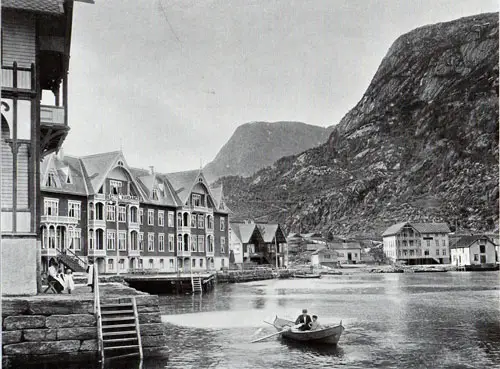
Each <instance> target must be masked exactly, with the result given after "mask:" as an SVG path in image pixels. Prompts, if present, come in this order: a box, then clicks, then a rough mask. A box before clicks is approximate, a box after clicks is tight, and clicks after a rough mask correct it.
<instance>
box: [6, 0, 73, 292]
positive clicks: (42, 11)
mask: <svg viewBox="0 0 500 369" xmlns="http://www.w3.org/2000/svg"><path fill="white" fill-rule="evenodd" d="M72 21H73V1H57V0H39V1H32V2H29V1H22V0H4V1H2V51H1V52H2V78H1V80H2V104H1V112H2V125H1V139H2V140H1V155H2V158H1V179H2V180H1V188H2V194H1V198H2V214H1V233H2V234H1V236H2V265H1V268H2V277H3V278H2V290H3V294H10V295H16V294H22V295H25V294H35V293H36V292H37V274H38V273H37V269H38V266H39V264H37V260H39V256H38V250H39V249H40V236H41V233H40V209H41V207H42V205H41V203H40V182H39V173H40V161H41V160H42V159H43V158H44V157H45V156H46V155H47V154H50V153H51V152H54V151H57V150H58V149H59V148H60V146H61V144H62V142H63V141H64V139H65V138H66V135H67V134H68V131H69V127H68V69H69V59H70V45H71V28H72ZM42 97H43V102H42ZM68 226H69V225H68ZM20 255H22V257H19V256H20Z"/></svg>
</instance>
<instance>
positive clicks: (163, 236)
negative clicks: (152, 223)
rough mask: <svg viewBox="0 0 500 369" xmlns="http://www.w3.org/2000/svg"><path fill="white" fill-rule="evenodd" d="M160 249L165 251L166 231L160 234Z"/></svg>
mask: <svg viewBox="0 0 500 369" xmlns="http://www.w3.org/2000/svg"><path fill="white" fill-rule="evenodd" d="M158 251H159V252H165V234H164V233H159V234H158Z"/></svg>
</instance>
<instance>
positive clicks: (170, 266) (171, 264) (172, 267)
mask: <svg viewBox="0 0 500 369" xmlns="http://www.w3.org/2000/svg"><path fill="white" fill-rule="evenodd" d="M168 267H169V268H170V269H174V259H168Z"/></svg>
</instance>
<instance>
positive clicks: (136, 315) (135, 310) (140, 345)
mask: <svg viewBox="0 0 500 369" xmlns="http://www.w3.org/2000/svg"><path fill="white" fill-rule="evenodd" d="M132 305H133V307H134V317H135V330H136V333H137V344H138V345H139V358H140V359H141V360H142V342H141V327H140V326H139V314H138V312H137V301H136V300H135V297H132Z"/></svg>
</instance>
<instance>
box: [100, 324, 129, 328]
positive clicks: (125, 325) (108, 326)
mask: <svg viewBox="0 0 500 369" xmlns="http://www.w3.org/2000/svg"><path fill="white" fill-rule="evenodd" d="M132 327H134V328H135V324H111V325H103V326H102V329H104V328H132Z"/></svg>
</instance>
